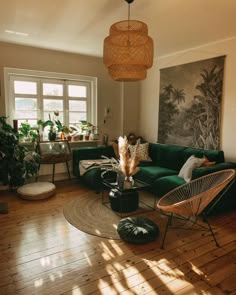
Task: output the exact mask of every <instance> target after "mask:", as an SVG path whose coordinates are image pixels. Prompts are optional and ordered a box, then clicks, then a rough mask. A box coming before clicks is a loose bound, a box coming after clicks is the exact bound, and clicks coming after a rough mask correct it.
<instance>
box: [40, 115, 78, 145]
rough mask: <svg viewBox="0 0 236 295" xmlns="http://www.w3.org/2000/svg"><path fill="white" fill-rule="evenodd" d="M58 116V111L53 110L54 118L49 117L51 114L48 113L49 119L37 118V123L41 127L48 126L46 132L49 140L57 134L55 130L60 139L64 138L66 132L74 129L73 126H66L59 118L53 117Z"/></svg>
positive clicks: (52, 139) (53, 138)
mask: <svg viewBox="0 0 236 295" xmlns="http://www.w3.org/2000/svg"><path fill="white" fill-rule="evenodd" d="M58 116H59V112H58V111H54V118H53V119H51V115H50V114H49V120H47V121H43V120H38V125H39V126H42V127H43V129H44V128H45V127H47V126H49V127H50V128H49V132H48V139H49V140H50V141H54V140H55V139H56V136H57V132H58V133H60V137H61V139H65V134H68V133H69V132H70V131H71V130H76V128H74V127H70V128H69V127H67V126H66V125H64V124H62V123H61V121H60V120H59V119H55V117H58Z"/></svg>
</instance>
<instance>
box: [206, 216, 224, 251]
mask: <svg viewBox="0 0 236 295" xmlns="http://www.w3.org/2000/svg"><path fill="white" fill-rule="evenodd" d="M203 218H204V222H206V224H207V225H208V228H209V231H210V232H211V235H212V236H213V239H214V241H215V244H216V246H217V247H220V245H219V243H218V242H217V240H216V237H215V234H214V232H213V230H212V228H211V226H210V224H209V222H208V220H207V218H206V215H205V214H203Z"/></svg>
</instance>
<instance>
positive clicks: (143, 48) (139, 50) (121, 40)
mask: <svg viewBox="0 0 236 295" xmlns="http://www.w3.org/2000/svg"><path fill="white" fill-rule="evenodd" d="M125 1H126V2H128V4H129V12H128V20H124V21H120V22H117V23H114V24H113V25H112V26H111V27H110V34H109V36H108V37H106V38H105V40H104V48H103V62H104V64H105V66H106V67H107V68H108V72H109V74H110V76H111V78H112V79H113V80H115V81H139V80H144V79H145V78H146V76H147V69H149V68H151V67H152V64H153V40H152V38H150V37H149V36H148V27H147V25H146V24H145V23H143V22H141V21H138V20H130V3H132V2H133V0H125Z"/></svg>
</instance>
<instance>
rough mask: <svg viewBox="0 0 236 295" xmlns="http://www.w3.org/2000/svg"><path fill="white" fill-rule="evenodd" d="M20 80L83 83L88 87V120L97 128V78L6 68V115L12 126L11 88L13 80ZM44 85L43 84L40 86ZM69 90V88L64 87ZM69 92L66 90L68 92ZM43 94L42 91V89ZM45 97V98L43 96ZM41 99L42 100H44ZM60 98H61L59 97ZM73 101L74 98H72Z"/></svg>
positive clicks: (12, 96)
mask: <svg viewBox="0 0 236 295" xmlns="http://www.w3.org/2000/svg"><path fill="white" fill-rule="evenodd" d="M15 78H17V79H19V80H26V79H25V78H27V81H30V80H32V81H35V79H39V80H40V79H43V82H46V80H47V79H48V81H50V83H53V80H54V81H55V82H56V83H58V82H59V81H61V82H62V81H63V82H66V84H67V85H68V84H72V85H73V82H76V84H77V83H81V85H86V86H88V88H87V89H88V100H87V104H88V113H87V114H88V116H87V120H88V121H89V122H91V123H92V124H93V125H94V126H97V77H90V76H82V75H73V74H66V73H56V72H44V71H34V70H26V69H16V68H4V88H5V113H6V117H8V120H9V123H10V124H12V122H13V120H14V119H15V118H14V113H15V101H14V90H13V88H11V85H12V83H11V79H15ZM38 85H39V86H40V85H42V84H41V82H40V83H39V84H38ZM77 85H78V84H77ZM64 89H67V87H64ZM66 91H67V90H64V92H66ZM40 93H42V89H40ZM42 97H43V96H42ZM42 97H41V98H42ZM58 98H60V96H58ZM64 98H65V100H64V122H65V124H68V121H67V120H65V117H67V118H69V107H68V104H69V103H68V101H69V99H70V98H69V97H68V93H64ZM72 99H73V98H72ZM41 103H42V99H40V100H39V105H38V117H39V114H42V105H40V104H41Z"/></svg>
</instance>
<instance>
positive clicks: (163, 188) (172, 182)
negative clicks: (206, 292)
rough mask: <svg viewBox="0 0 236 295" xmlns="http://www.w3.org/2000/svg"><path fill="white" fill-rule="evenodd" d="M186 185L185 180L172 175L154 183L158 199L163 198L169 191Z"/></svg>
mask: <svg viewBox="0 0 236 295" xmlns="http://www.w3.org/2000/svg"><path fill="white" fill-rule="evenodd" d="M185 183H186V182H185V180H184V179H183V178H180V177H179V176H178V175H170V176H165V177H161V178H159V179H157V180H156V181H155V182H154V185H153V187H154V190H155V192H156V194H157V196H158V198H161V197H162V196H164V195H165V194H166V193H168V192H169V191H171V190H173V189H175V188H176V187H178V186H180V185H182V184H185Z"/></svg>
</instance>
